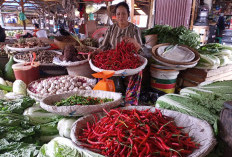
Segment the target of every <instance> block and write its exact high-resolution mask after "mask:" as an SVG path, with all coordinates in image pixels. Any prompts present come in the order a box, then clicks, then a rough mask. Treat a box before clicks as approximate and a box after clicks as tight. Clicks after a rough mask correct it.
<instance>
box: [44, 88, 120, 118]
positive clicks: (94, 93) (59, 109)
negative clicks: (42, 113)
mask: <svg viewBox="0 0 232 157" xmlns="http://www.w3.org/2000/svg"><path fill="white" fill-rule="evenodd" d="M73 95H78V96H85V97H88V96H90V97H98V98H108V99H113V101H111V102H106V103H102V104H96V105H74V106H55V105H54V103H55V102H58V101H60V100H62V99H67V98H68V97H70V96H73ZM121 102H122V95H121V93H115V92H107V91H100V90H78V91H76V92H69V93H65V94H58V95H51V96H48V97H46V98H44V99H43V100H42V101H41V102H40V106H41V107H42V108H43V109H45V110H47V111H48V112H52V113H57V114H59V115H64V116H82V115H86V114H90V113H96V112H101V111H102V109H103V108H104V109H107V110H108V109H111V108H114V107H117V106H119V105H120V104H121Z"/></svg>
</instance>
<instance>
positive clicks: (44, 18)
mask: <svg viewBox="0 0 232 157" xmlns="http://www.w3.org/2000/svg"><path fill="white" fill-rule="evenodd" d="M43 20H44V23H43V29H46V16H45V8H44V7H43Z"/></svg>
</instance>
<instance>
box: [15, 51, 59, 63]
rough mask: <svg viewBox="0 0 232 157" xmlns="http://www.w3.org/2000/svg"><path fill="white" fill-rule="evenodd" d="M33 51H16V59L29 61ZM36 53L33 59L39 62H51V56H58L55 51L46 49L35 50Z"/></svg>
mask: <svg viewBox="0 0 232 157" xmlns="http://www.w3.org/2000/svg"><path fill="white" fill-rule="evenodd" d="M32 53H33V52H30V53H28V52H22V53H18V54H16V55H15V58H16V59H18V60H24V61H26V62H30V61H31V58H33V57H32V56H33V55H32ZM35 53H36V58H35V61H36V62H40V63H52V62H53V58H54V57H56V56H58V54H57V53H54V52H50V51H47V50H40V51H37V52H35Z"/></svg>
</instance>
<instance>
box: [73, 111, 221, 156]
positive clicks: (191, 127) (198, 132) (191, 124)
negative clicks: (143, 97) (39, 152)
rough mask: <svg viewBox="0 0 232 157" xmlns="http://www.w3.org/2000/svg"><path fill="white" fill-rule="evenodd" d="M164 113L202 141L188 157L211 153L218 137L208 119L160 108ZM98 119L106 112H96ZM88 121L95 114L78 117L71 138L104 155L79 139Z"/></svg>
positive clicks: (92, 120) (190, 134) (83, 148)
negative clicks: (215, 135)
mask: <svg viewBox="0 0 232 157" xmlns="http://www.w3.org/2000/svg"><path fill="white" fill-rule="evenodd" d="M121 109H126V110H133V109H137V110H140V111H142V110H146V109H150V111H151V112H155V109H156V108H155V107H151V106H130V107H124V108H121ZM160 110H161V112H162V113H163V115H165V116H169V117H171V118H174V120H175V122H176V125H177V126H181V127H185V129H183V131H184V132H189V136H190V137H193V139H194V141H195V142H198V143H200V147H199V149H196V150H194V151H193V153H192V154H190V155H189V156H188V157H205V156H206V155H207V154H209V152H210V151H212V150H213V148H214V146H215V145H216V143H217V142H216V139H215V137H214V133H213V130H212V128H211V126H210V124H208V123H207V122H206V121H204V120H200V119H198V118H195V117H192V116H189V115H186V114H183V113H180V112H176V111H171V110H166V109H160ZM95 115H96V116H97V117H98V119H99V118H102V117H103V116H104V115H105V113H98V114H95ZM87 122H89V123H90V124H92V123H93V122H94V116H93V115H87V116H85V117H82V118H80V119H78V120H77V121H76V122H75V123H74V124H73V125H72V129H71V134H70V135H71V139H72V141H73V142H74V143H75V144H76V145H77V147H78V148H81V149H82V150H84V151H85V152H87V153H88V154H90V156H96V154H97V155H98V156H101V157H102V156H103V155H101V154H98V153H97V152H94V151H93V150H90V149H87V148H86V147H84V146H83V144H85V145H86V143H83V142H80V141H79V140H78V138H77V137H78V136H79V134H80V133H81V132H82V129H84V128H86V126H87Z"/></svg>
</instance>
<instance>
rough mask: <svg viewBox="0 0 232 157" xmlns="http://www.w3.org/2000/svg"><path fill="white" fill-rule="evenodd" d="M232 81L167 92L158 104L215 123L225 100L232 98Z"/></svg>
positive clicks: (215, 127)
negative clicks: (175, 92) (174, 92)
mask: <svg viewBox="0 0 232 157" xmlns="http://www.w3.org/2000/svg"><path fill="white" fill-rule="evenodd" d="M231 89H232V81H223V82H214V83H211V84H208V85H204V86H198V87H187V88H184V89H182V90H181V91H180V95H179V94H167V95H164V96H161V97H159V98H158V100H157V102H156V106H157V107H160V108H164V109H170V110H174V111H178V112H181V113H185V114H188V115H191V116H194V117H197V118H200V119H203V120H206V121H207V122H209V123H210V124H212V125H214V129H215V133H217V132H218V130H217V120H218V119H219V115H220V112H221V110H222V108H223V103H224V102H225V101H230V100H231V98H232V90H231Z"/></svg>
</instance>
